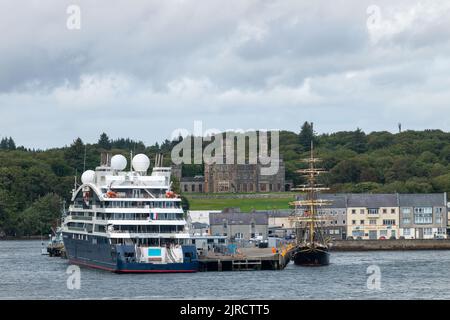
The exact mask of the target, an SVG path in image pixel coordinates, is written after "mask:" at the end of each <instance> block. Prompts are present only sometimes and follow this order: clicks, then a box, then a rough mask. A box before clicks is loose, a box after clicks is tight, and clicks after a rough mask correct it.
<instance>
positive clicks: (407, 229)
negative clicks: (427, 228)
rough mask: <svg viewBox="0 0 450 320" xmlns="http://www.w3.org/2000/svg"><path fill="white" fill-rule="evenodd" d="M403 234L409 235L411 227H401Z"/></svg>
mask: <svg viewBox="0 0 450 320" xmlns="http://www.w3.org/2000/svg"><path fill="white" fill-rule="evenodd" d="M403 235H404V236H410V235H411V229H410V228H404V229H403Z"/></svg>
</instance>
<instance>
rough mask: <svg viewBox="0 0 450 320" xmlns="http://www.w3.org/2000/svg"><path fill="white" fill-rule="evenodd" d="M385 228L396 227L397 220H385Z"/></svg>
mask: <svg viewBox="0 0 450 320" xmlns="http://www.w3.org/2000/svg"><path fill="white" fill-rule="evenodd" d="M383 225H384V226H393V225H395V219H385V220H383Z"/></svg>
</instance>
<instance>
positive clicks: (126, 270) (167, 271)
mask: <svg viewBox="0 0 450 320" xmlns="http://www.w3.org/2000/svg"><path fill="white" fill-rule="evenodd" d="M69 263H75V264H81V265H84V266H87V267H91V268H96V269H101V270H106V271H112V272H117V273H170V272H172V273H175V272H178V273H181V272H184V273H192V272H197V270H128V269H121V270H116V269H111V268H107V267H102V266H99V265H95V264H89V263H85V262H81V261H79V260H69Z"/></svg>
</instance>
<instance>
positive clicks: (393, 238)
mask: <svg viewBox="0 0 450 320" xmlns="http://www.w3.org/2000/svg"><path fill="white" fill-rule="evenodd" d="M396 239H397V238H396V237H395V236H391V237H390V238H389V240H396Z"/></svg>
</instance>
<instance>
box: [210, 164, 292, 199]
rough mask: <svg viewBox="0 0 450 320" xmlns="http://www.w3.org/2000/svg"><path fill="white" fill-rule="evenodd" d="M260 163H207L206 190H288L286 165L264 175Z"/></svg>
mask: <svg viewBox="0 0 450 320" xmlns="http://www.w3.org/2000/svg"><path fill="white" fill-rule="evenodd" d="M261 168H262V166H261V165H260V164H211V165H207V164H205V192H209V193H220V192H281V191H285V190H286V181H285V166H284V162H283V161H282V160H280V163H279V169H278V172H277V173H276V174H274V175H262V174H261Z"/></svg>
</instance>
